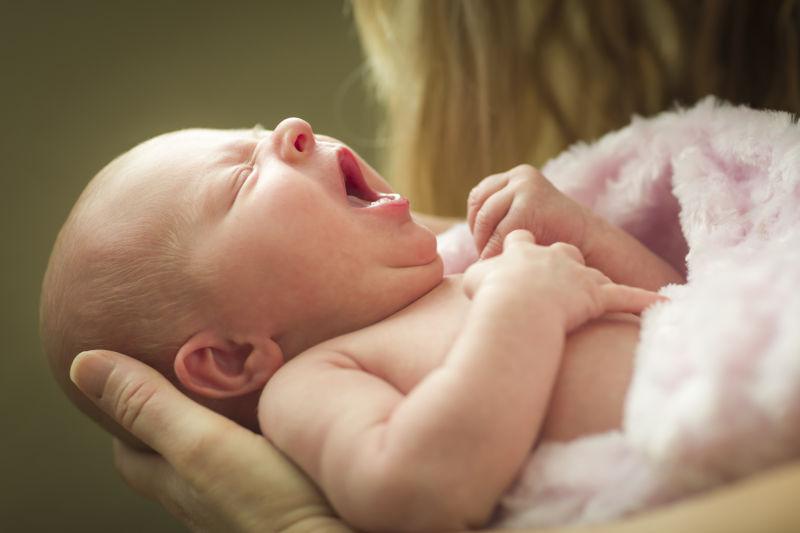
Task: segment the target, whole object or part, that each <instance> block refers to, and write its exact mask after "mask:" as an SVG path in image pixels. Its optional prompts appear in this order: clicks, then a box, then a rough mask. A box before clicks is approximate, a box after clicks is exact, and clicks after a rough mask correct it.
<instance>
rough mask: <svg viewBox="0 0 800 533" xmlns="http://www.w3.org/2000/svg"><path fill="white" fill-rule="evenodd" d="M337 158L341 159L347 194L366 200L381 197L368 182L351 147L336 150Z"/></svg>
mask: <svg viewBox="0 0 800 533" xmlns="http://www.w3.org/2000/svg"><path fill="white" fill-rule="evenodd" d="M336 158H337V160H338V161H339V170H340V172H341V175H342V183H343V185H344V193H345V196H353V197H356V198H360V199H361V200H364V201H366V202H374V201H375V200H378V199H379V198H380V194H379V193H377V192H376V191H375V190H373V189H372V187H370V186H369V184H368V183H367V180H366V179H365V178H364V174H363V173H362V171H361V167H360V166H359V164H358V160H357V159H356V156H355V155H354V154H353V152H351V151H350V149H349V148H347V147H346V146H342V147H341V148H339V149H338V150H337V151H336Z"/></svg>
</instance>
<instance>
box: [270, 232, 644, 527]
mask: <svg viewBox="0 0 800 533" xmlns="http://www.w3.org/2000/svg"><path fill="white" fill-rule="evenodd" d="M505 240H506V244H507V245H508V246H510V247H511V248H510V249H509V250H508V251H505V252H504V253H503V255H502V256H498V257H497V258H496V259H491V260H488V261H486V262H481V263H478V264H476V265H473V267H471V268H470V269H469V270H468V271H467V272H466V274H465V275H464V276H451V277H448V278H445V279H444V280H443V281H442V282H441V283H440V284H439V285H438V286H437V287H436V288H434V289H433V290H431V291H430V292H428V293H427V294H425V295H424V296H423V297H421V298H419V299H418V300H417V301H415V302H413V303H412V304H410V305H409V306H407V307H406V308H404V309H402V310H401V311H399V312H397V313H395V314H394V315H392V316H390V317H388V318H386V319H384V320H382V321H379V322H377V323H375V324H373V325H371V326H368V327H366V328H363V329H361V330H358V331H355V332H352V333H348V334H345V335H343V336H340V337H337V338H335V339H332V340H330V341H327V342H324V343H322V344H320V345H318V346H315V347H313V348H312V349H310V350H308V351H307V352H305V353H303V354H301V355H300V356H298V357H297V358H295V359H293V360H292V361H290V362H288V363H287V364H286V365H284V366H283V367H282V368H281V369H280V370H278V372H277V373H276V374H275V376H273V378H272V379H271V380H270V382H269V383H268V384H267V386H266V388H265V390H264V393H263V394H262V397H261V402H260V404H259V423H260V425H261V428H262V430H263V431H264V433H265V435H266V436H267V437H268V438H269V439H270V440H271V441H273V442H274V443H275V444H276V445H277V446H278V447H279V448H281V449H282V450H284V451H285V453H287V455H288V456H289V457H290V458H292V459H293V460H294V461H295V462H296V463H297V464H298V465H300V466H301V467H302V468H303V469H304V470H305V471H306V472H307V473H308V474H309V476H310V477H311V478H312V479H314V480H315V482H317V483H318V484H319V485H320V486H321V487H322V489H323V490H324V492H325V493H326V494H327V495H328V497H329V498H330V499H331V503H332V504H333V506H334V507H335V508H336V509H337V512H339V513H340V514H341V515H342V516H343V517H344V518H345V519H346V520H348V521H349V522H351V523H353V524H356V525H358V526H359V527H361V528H363V529H366V530H370V531H372V530H392V531H395V530H398V531H399V530H409V531H429V530H450V529H453V528H463V527H476V526H479V525H481V524H483V523H485V522H486V520H488V518H489V516H490V515H491V512H492V509H493V508H494V506H495V504H496V501H497V499H498V498H499V497H500V495H501V494H502V492H503V491H504V490H505V489H506V488H507V487H508V486H509V484H510V483H511V482H512V481H513V478H514V476H515V475H516V472H517V471H518V470H519V468H520V466H521V464H522V463H523V462H524V460H525V458H526V457H527V456H528V455H529V453H530V451H531V449H532V448H533V447H534V446H535V443H536V442H537V441H539V440H540V439H541V438H561V439H566V438H573V437H575V436H579V435H582V434H587V433H591V432H597V431H603V430H607V429H612V428H614V427H618V426H619V421H620V418H621V406H622V402H621V400H622V398H623V396H624V391H625V389H626V388H627V382H628V379H629V372H630V358H631V354H632V349H633V347H634V346H635V344H636V338H637V335H638V321H637V320H636V318H635V317H632V319H630V318H626V317H625V316H616V317H607V318H602V319H601V320H598V321H596V322H594V323H590V321H591V319H592V318H598V317H603V315H605V314H606V312H609V311H624V310H629V311H634V310H635V311H641V310H642V309H644V308H645V307H647V305H649V304H651V303H653V302H655V301H657V296H655V295H654V294H653V293H651V292H648V291H644V290H641V289H635V288H631V287H624V286H620V285H615V284H613V283H612V282H611V281H610V280H609V279H608V278H607V277H606V276H605V275H603V274H602V273H601V272H599V271H597V270H594V269H592V268H587V267H585V266H584V265H583V258H582V256H581V254H580V252H579V251H578V249H577V248H575V247H572V246H570V245H566V244H560V245H555V246H553V247H542V246H538V245H536V244H535V243H534V241H533V236H532V235H531V234H530V233H529V232H526V231H519V232H513V233H511V234H509V235H508V236H507V237H506V239H505ZM581 326H584V327H581ZM409 332H414V334H413V335H410V334H409ZM570 332H576V333H575V335H573V336H571V337H570V339H569V340H567V339H565V334H566V333H570ZM620 353H622V355H620ZM565 357H566V358H570V359H573V360H575V361H579V362H581V363H584V362H593V363H596V362H595V361H590V359H589V358H593V357H598V358H601V359H603V360H618V361H620V362H621V363H622V364H621V365H607V366H606V367H605V370H603V371H601V372H600V374H601V378H600V379H596V378H593V379H596V381H597V382H598V383H599V384H598V387H604V388H605V390H603V389H600V388H594V391H593V393H592V394H590V395H589V398H592V399H594V398H593V397H595V396H596V397H599V398H602V399H603V401H601V402H600V403H598V404H597V405H592V410H593V411H594V416H592V415H591V414H590V413H585V412H582V410H583V409H582V407H583V406H586V405H588V404H587V403H586V402H585V401H584V402H583V403H581V402H577V403H576V402H575V401H573V400H572V399H571V398H570V396H571V393H570V391H571V390H574V389H575V385H576V383H577V385H578V386H581V385H582V384H581V381H585V378H584V377H583V376H585V375H586V369H587V367H586V365H585V363H584V365H583V368H581V365H567V366H566V367H565V368H567V369H569V375H568V376H566V377H568V378H570V379H566V380H563V379H562V381H563V382H564V384H565V386H564V387H557V386H556V385H555V383H556V382H557V381H558V370H559V367H560V364H561V360H562V359H564V358H565ZM582 374H583V376H582ZM554 388H558V389H560V392H559V393H558V394H557V395H556V398H555V400H556V401H555V402H553V404H552V405H553V406H554V407H556V409H549V406H550V405H551V401H550V400H551V392H552V391H553V390H554ZM601 390H602V392H603V394H602V395H601V394H599V393H600V391H601ZM590 392H592V391H590ZM578 397H579V399H582V400H585V399H586V398H587V395H585V394H579V395H578ZM409 465H414V469H409ZM474 479H481V480H482V483H481V484H476V483H474V482H469V480H474ZM448 487H461V489H460V490H459V491H457V492H456V494H451V495H449V496H448V497H446V498H442V495H443V494H444V493H445V489H446V488H448ZM410 516H413V519H411V518H409V517H410Z"/></svg>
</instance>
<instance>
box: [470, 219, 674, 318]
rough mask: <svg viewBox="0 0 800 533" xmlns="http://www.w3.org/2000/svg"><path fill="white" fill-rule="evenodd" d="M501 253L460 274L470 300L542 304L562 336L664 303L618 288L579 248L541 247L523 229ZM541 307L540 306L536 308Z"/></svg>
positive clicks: (635, 290)
mask: <svg viewBox="0 0 800 533" xmlns="http://www.w3.org/2000/svg"><path fill="white" fill-rule="evenodd" d="M503 246H504V248H503V253H502V255H500V256H498V257H494V258H492V259H488V260H483V261H479V262H477V263H475V264H474V265H472V266H471V267H470V268H468V269H467V271H466V272H465V273H464V292H465V293H466V295H467V297H469V298H470V299H472V298H474V297H476V296H477V295H478V294H480V295H488V296H489V297H494V298H498V299H500V300H501V301H502V302H503V303H504V305H506V304H507V305H509V308H511V307H514V306H517V305H518V306H522V307H523V308H531V309H533V305H534V304H546V306H547V312H548V313H550V312H552V313H556V314H557V315H559V318H560V319H561V320H563V324H564V327H565V330H566V331H567V332H569V331H571V330H573V329H575V328H577V327H578V326H580V325H581V324H583V323H585V322H586V321H588V320H591V319H593V318H597V317H599V316H601V315H603V314H605V313H611V312H629V313H639V312H641V311H643V310H644V309H645V308H647V307H648V306H649V305H651V304H653V303H655V302H658V301H662V300H665V298H664V297H663V296H660V295H659V294H657V293H654V292H650V291H647V290H644V289H639V288H635V287H628V286H627V285H618V284H616V283H614V282H612V281H611V280H610V279H608V278H607V277H606V276H605V275H604V274H603V273H602V272H600V271H599V270H596V269H594V268H589V267H587V266H586V265H585V264H584V261H583V255H581V252H580V250H578V248H576V247H575V246H572V245H571V244H566V243H563V242H558V243H555V244H553V245H551V246H540V245H537V244H536V242H535V241H534V237H533V235H532V234H531V233H530V232H529V231H526V230H515V231H512V232H511V233H509V234H508V236H506V238H505V241H504V245H503ZM539 309H541V307H539Z"/></svg>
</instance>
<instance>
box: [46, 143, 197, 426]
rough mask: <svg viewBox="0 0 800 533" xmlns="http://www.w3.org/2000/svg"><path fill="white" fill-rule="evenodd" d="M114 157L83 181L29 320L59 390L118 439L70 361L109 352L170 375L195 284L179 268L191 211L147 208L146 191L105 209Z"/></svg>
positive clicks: (191, 316)
mask: <svg viewBox="0 0 800 533" xmlns="http://www.w3.org/2000/svg"><path fill="white" fill-rule="evenodd" d="M122 157H123V158H124V157H125V156H122ZM118 165H119V161H115V162H112V163H111V164H109V165H108V166H107V167H106V168H105V169H104V170H103V171H101V172H100V173H99V174H98V176H97V177H95V178H94V179H93V180H92V182H91V183H90V184H89V185H88V186H87V188H86V190H85V191H84V192H83V193H82V194H81V196H80V198H79V199H78V201H77V202H76V204H75V206H74V207H73V209H72V211H71V212H70V214H69V216H68V218H67V220H66V222H65V223H64V226H63V227H62V228H61V231H60V232H59V234H58V237H57V238H56V242H55V244H54V246H53V251H52V253H51V256H50V260H49V263H48V266H47V270H46V272H45V276H44V281H43V283H42V293H41V301H40V313H39V315H40V320H39V327H40V335H41V339H42V343H43V346H44V351H45V354H46V356H47V359H48V361H49V363H50V367H51V370H52V371H53V374H54V376H55V378H56V380H57V381H58V383H59V385H61V387H62V388H63V389H64V391H65V392H66V393H67V396H69V397H70V399H72V401H73V402H74V403H76V404H77V405H78V407H80V408H81V410H83V411H84V412H85V413H86V414H88V415H89V416H91V417H92V418H94V419H95V420H97V421H98V422H100V423H101V424H102V425H104V426H105V427H106V428H107V429H109V430H110V431H112V432H113V433H115V434H117V435H118V436H121V437H122V438H127V434H125V432H124V431H123V430H122V429H121V428H120V427H119V426H117V424H116V423H115V422H113V421H111V419H110V418H108V417H107V416H106V415H104V414H103V413H101V412H100V411H99V410H98V409H96V408H95V406H94V405H92V404H91V403H90V402H89V401H88V400H87V399H86V398H85V397H84V396H83V395H82V394H80V393H79V392H78V391H77V389H76V388H75V387H74V386H73V385H72V383H71V382H70V380H69V367H70V365H71V363H72V360H73V359H74V358H75V356H77V355H78V353H80V352H81V351H83V350H89V349H97V348H102V349H109V350H114V351H118V352H123V353H125V354H127V355H130V356H132V357H135V358H137V359H139V360H141V361H144V362H146V363H147V364H149V365H150V366H153V367H154V368H156V369H157V370H159V371H160V372H161V373H163V374H165V375H166V376H167V377H168V378H170V379H172V380H173V381H175V378H174V372H173V370H172V361H173V359H174V356H175V354H176V353H177V350H178V349H179V348H180V346H181V345H182V343H183V342H185V340H186V338H188V336H189V335H191V333H193V328H195V327H197V326H196V324H197V322H198V320H200V318H199V316H198V308H199V305H198V302H199V301H200V298H202V296H201V295H202V294H203V290H202V287H201V286H200V283H199V282H198V281H197V280H196V279H195V278H194V277H193V276H192V275H191V274H190V273H189V269H188V268H187V265H188V249H187V243H188V242H189V239H188V237H187V233H188V232H187V230H188V228H190V227H191V224H192V220H191V212H188V213H186V212H184V213H175V212H174V211H170V210H162V209H154V208H153V207H154V206H152V205H150V203H151V202H150V201H149V199H148V198H138V199H137V200H138V202H136V204H135V205H131V206H130V211H129V212H125V213H118V214H119V217H118V218H117V217H111V219H109V217H107V216H106V215H107V214H108V210H107V209H106V210H103V209H102V205H103V202H104V200H103V199H102V196H103V194H104V190H105V188H106V187H107V186H108V183H107V182H108V181H109V179H111V177H112V176H111V175H113V174H114V173H116V172H117V170H116V169H117V166H118ZM99 206H100V207H101V209H98V207H99ZM116 214H117V213H115V215H116Z"/></svg>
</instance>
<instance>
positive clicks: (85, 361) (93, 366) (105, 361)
mask: <svg viewBox="0 0 800 533" xmlns="http://www.w3.org/2000/svg"><path fill="white" fill-rule="evenodd" d="M114 366H115V365H114V362H113V361H111V360H110V359H109V358H107V357H105V356H104V355H102V353H99V352H81V353H79V354H78V356H77V357H76V358H75V360H74V361H72V366H71V367H70V368H69V379H71V380H72V382H73V383H74V384H75V385H76V386H77V387H78V388H79V389H80V390H82V391H83V393H84V394H86V395H87V396H94V397H95V398H100V397H101V396H102V395H103V391H104V390H105V388H106V381H108V376H110V375H111V371H112V370H114Z"/></svg>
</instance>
